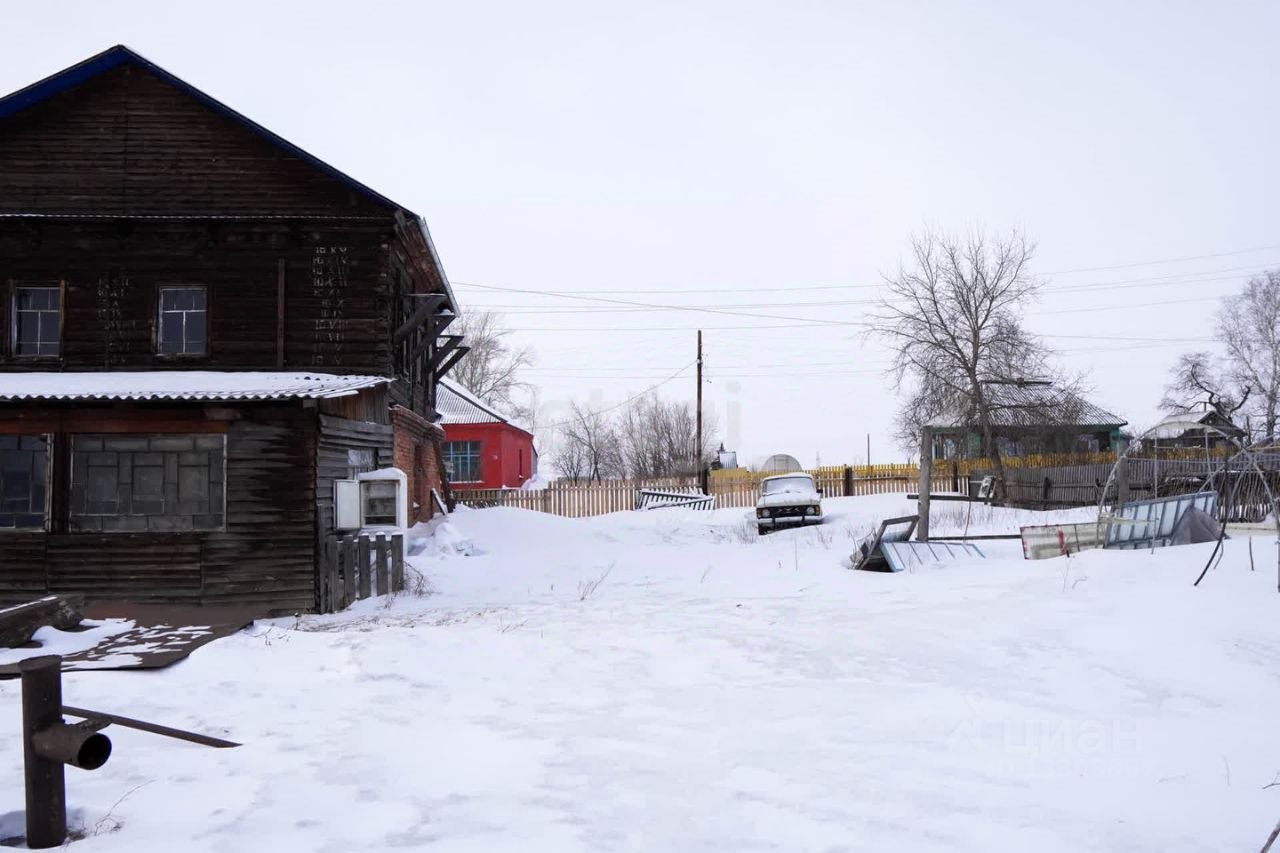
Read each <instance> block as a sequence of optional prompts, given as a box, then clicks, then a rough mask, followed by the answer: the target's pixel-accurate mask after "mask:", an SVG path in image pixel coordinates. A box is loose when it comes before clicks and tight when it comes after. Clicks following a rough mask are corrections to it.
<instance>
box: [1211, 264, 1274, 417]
mask: <svg viewBox="0 0 1280 853" xmlns="http://www.w3.org/2000/svg"><path fill="white" fill-rule="evenodd" d="M1217 320H1218V322H1217V337H1218V340H1219V341H1220V342H1221V343H1222V346H1223V348H1224V349H1225V350H1226V364H1225V371H1224V372H1225V373H1226V376H1227V378H1229V379H1230V380H1231V381H1232V384H1234V385H1236V386H1238V387H1242V388H1244V389H1246V391H1245V394H1248V393H1249V392H1252V394H1253V400H1254V402H1253V406H1252V407H1251V408H1250V409H1248V410H1247V411H1249V412H1250V413H1252V414H1256V415H1257V418H1258V430H1257V432H1258V435H1256V436H1255V438H1261V439H1268V440H1272V439H1275V438H1276V427H1277V421H1278V420H1280V270H1267V271H1266V272H1264V273H1262V274H1261V275H1259V276H1255V277H1254V278H1252V279H1250V280H1249V283H1248V284H1246V285H1245V288H1244V291H1243V292H1242V293H1240V294H1238V295H1236V296H1229V297H1227V298H1226V299H1225V300H1224V301H1223V304H1222V308H1221V310H1219V312H1218V317H1217ZM1241 396H1242V397H1243V396H1244V395H1241ZM1242 402H1243V401H1242Z"/></svg>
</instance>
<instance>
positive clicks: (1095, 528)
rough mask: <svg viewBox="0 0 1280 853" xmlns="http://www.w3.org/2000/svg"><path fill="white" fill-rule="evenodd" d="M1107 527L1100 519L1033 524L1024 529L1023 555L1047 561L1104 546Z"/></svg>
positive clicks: (1030, 558) (1031, 558)
mask: <svg viewBox="0 0 1280 853" xmlns="http://www.w3.org/2000/svg"><path fill="white" fill-rule="evenodd" d="M1105 529H1106V527H1105V525H1103V524H1100V523H1098V522H1096V521H1086V522H1082V523H1080V524H1038V525H1030V526H1027V527H1024V528H1022V530H1021V533H1022V556H1023V557H1025V558H1026V559H1028V560H1047V559H1049V558H1050V557H1061V556H1064V555H1067V554H1074V553H1076V552H1077V551H1090V550H1093V549H1094V548H1101V547H1102V539H1103V531H1104V530H1105Z"/></svg>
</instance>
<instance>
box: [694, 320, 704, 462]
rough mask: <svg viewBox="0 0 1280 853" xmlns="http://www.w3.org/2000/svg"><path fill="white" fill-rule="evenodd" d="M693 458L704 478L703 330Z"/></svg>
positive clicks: (700, 342) (699, 343)
mask: <svg viewBox="0 0 1280 853" xmlns="http://www.w3.org/2000/svg"><path fill="white" fill-rule="evenodd" d="M694 441H695V442H696V443H695V446H694V448H693V458H694V460H695V461H696V462H697V465H698V476H699V477H701V476H702V330H701V329H699V330H698V434H697V438H695V439H694Z"/></svg>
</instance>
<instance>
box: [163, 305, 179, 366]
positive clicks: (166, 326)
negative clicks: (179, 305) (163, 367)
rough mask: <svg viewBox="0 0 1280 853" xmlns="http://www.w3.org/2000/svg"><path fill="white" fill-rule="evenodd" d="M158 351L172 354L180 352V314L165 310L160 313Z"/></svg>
mask: <svg viewBox="0 0 1280 853" xmlns="http://www.w3.org/2000/svg"><path fill="white" fill-rule="evenodd" d="M160 352H161V353H163V354H165V355H174V354H176V353H180V352H182V315H181V314H175V313H173V312H168V311H166V312H165V313H163V314H161V315H160Z"/></svg>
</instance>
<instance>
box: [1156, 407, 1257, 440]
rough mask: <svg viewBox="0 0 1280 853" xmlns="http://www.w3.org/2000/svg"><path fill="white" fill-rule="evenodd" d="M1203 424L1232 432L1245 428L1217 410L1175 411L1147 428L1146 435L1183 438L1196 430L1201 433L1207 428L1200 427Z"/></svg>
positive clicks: (1157, 437) (1228, 432)
mask: <svg viewBox="0 0 1280 853" xmlns="http://www.w3.org/2000/svg"><path fill="white" fill-rule="evenodd" d="M1201 424H1207V425H1209V426H1211V427H1213V428H1215V429H1217V430H1221V431H1222V432H1225V433H1227V434H1228V435H1230V434H1233V433H1235V434H1242V433H1243V432H1244V430H1242V429H1240V428H1239V427H1238V426H1236V425H1235V424H1233V423H1231V421H1230V419H1227V418H1222V417H1219V416H1218V414H1217V413H1216V412H1212V411H1209V412H1174V413H1173V414H1170V415H1165V416H1164V417H1163V418H1161V419H1160V420H1159V421H1157V422H1156V425H1155V426H1153V427H1152V428H1151V429H1149V430H1147V431H1146V432H1145V433H1144V435H1145V436H1146V437H1148V438H1156V439H1161V438H1181V437H1182V436H1183V435H1185V434H1186V433H1188V432H1192V431H1194V432H1195V434H1196V435H1200V434H1202V433H1203V432H1205V430H1203V429H1199V428H1198V426H1199V425H1201Z"/></svg>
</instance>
